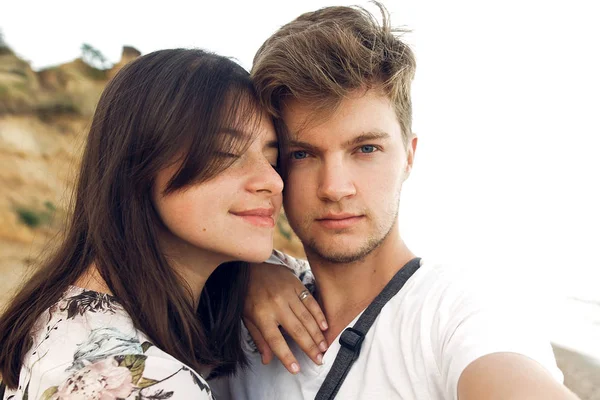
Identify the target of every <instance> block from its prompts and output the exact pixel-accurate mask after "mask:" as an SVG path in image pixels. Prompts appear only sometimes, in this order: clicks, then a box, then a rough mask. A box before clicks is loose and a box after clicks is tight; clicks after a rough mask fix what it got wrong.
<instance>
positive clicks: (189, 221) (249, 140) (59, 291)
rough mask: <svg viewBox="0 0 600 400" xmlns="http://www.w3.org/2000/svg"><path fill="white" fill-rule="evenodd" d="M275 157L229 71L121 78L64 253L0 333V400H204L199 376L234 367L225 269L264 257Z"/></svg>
mask: <svg viewBox="0 0 600 400" xmlns="http://www.w3.org/2000/svg"><path fill="white" fill-rule="evenodd" d="M277 149H278V146H277V138H276V135H275V131H274V128H273V126H272V122H271V121H270V119H269V118H268V117H267V116H266V115H265V114H263V113H262V111H261V110H260V109H259V107H258V105H257V102H256V101H255V97H254V92H253V89H252V84H251V82H250V79H249V76H248V73H247V72H246V71H245V70H244V69H242V68H241V67H240V66H239V65H237V64H235V63H234V62H232V61H231V60H229V59H227V58H224V57H220V56H217V55H214V54H210V53H206V52H204V51H201V50H183V49H176V50H163V51H157V52H154V53H151V54H148V55H146V56H143V57H141V58H139V59H137V60H136V61H134V62H132V63H131V64H129V65H128V66H126V67H125V68H123V70H121V71H120V72H119V73H118V74H117V76H116V77H115V78H114V79H113V80H112V81H111V82H110V83H109V84H108V86H107V87H106V89H105V91H104V93H103V94H102V97H101V99H100V101H99V103H98V106H97V110H96V113H95V115H94V118H93V121H92V125H91V129H90V132H89V136H88V138H87V144H86V149H85V153H84V155H83V160H82V165H81V171H80V175H79V181H78V185H77V190H76V193H75V199H74V213H73V215H72V219H71V221H70V222H69V225H68V228H67V232H66V236H65V239H64V242H63V243H62V245H61V246H60V247H59V249H58V251H57V252H56V254H55V255H54V256H53V257H52V258H51V259H50V260H49V261H48V262H46V263H45V265H43V266H42V267H41V268H40V269H39V271H38V272H37V273H36V274H35V275H34V276H33V277H32V278H31V279H30V280H29V281H28V282H27V283H26V284H25V285H24V287H23V288H22V289H21V290H20V291H19V293H18V294H17V295H16V297H15V298H14V300H13V301H12V303H11V304H10V305H9V306H8V308H7V309H6V310H5V312H4V314H3V315H2V317H1V318H0V343H1V350H0V375H1V376H2V380H3V383H4V385H5V386H6V393H5V395H4V398H5V399H8V398H11V399H14V400H17V399H22V398H35V399H38V398H42V399H59V398H86V399H87V398H90V399H91V398H97V399H113V398H132V399H133V398H136V399H166V398H170V399H177V398H186V399H189V398H194V399H208V398H211V397H212V395H211V391H210V389H209V387H208V385H207V383H206V382H205V380H204V379H203V378H202V375H205V376H206V375H207V374H209V373H210V374H212V375H213V376H214V375H219V374H226V373H231V372H233V371H234V370H235V368H236V366H239V365H243V364H244V361H245V359H244V356H243V352H242V349H241V344H240V330H241V313H242V310H243V299H244V296H245V294H246V290H247V276H248V272H247V269H246V265H245V263H242V262H238V261H235V260H244V261H248V262H262V261H263V260H265V259H267V258H268V257H269V255H270V254H271V250H272V239H273V227H274V224H275V221H276V219H277V216H278V213H279V210H280V207H281V201H282V200H281V191H282V188H283V183H282V181H281V178H280V177H279V175H278V173H277V172H276V164H277V159H278V150H277ZM223 263H226V264H224V265H221V267H219V268H218V269H217V267H218V266H219V265H220V264H223ZM1 397H2V396H0V398H1Z"/></svg>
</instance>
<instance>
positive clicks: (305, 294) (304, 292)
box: [298, 289, 310, 301]
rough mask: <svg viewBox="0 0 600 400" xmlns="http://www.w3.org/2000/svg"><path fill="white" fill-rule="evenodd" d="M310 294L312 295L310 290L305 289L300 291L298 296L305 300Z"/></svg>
mask: <svg viewBox="0 0 600 400" xmlns="http://www.w3.org/2000/svg"><path fill="white" fill-rule="evenodd" d="M308 296H310V292H309V291H308V289H304V290H303V291H301V292H300V294H299V295H298V298H299V299H300V301H304V300H306V299H307V298H308Z"/></svg>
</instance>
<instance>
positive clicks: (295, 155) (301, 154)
mask: <svg viewBox="0 0 600 400" xmlns="http://www.w3.org/2000/svg"><path fill="white" fill-rule="evenodd" d="M306 157H308V153H307V152H306V151H292V158H293V159H294V160H302V159H303V158H306Z"/></svg>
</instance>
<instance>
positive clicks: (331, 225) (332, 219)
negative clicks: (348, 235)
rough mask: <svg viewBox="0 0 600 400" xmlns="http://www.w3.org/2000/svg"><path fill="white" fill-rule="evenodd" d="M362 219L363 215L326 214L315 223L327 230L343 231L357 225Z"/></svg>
mask: <svg viewBox="0 0 600 400" xmlns="http://www.w3.org/2000/svg"><path fill="white" fill-rule="evenodd" d="M363 218H364V215H360V214H349V213H342V214H326V215H324V216H322V217H320V218H317V219H316V221H317V222H318V223H319V225H321V226H322V227H324V228H328V229H345V228H350V227H351V226H353V225H355V224H357V223H359V222H360V221H361V220H362V219H363Z"/></svg>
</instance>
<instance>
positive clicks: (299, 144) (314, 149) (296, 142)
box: [288, 140, 320, 153]
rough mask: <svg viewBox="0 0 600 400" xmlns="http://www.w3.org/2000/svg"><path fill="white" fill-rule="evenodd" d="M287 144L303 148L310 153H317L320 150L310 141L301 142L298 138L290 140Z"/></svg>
mask: <svg viewBox="0 0 600 400" xmlns="http://www.w3.org/2000/svg"><path fill="white" fill-rule="evenodd" d="M288 144H289V147H291V148H298V149H303V150H307V151H310V152H312V153H318V152H319V151H320V150H319V148H318V147H317V146H313V145H312V144H310V143H306V142H302V141H300V140H290V141H289V143H288Z"/></svg>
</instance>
